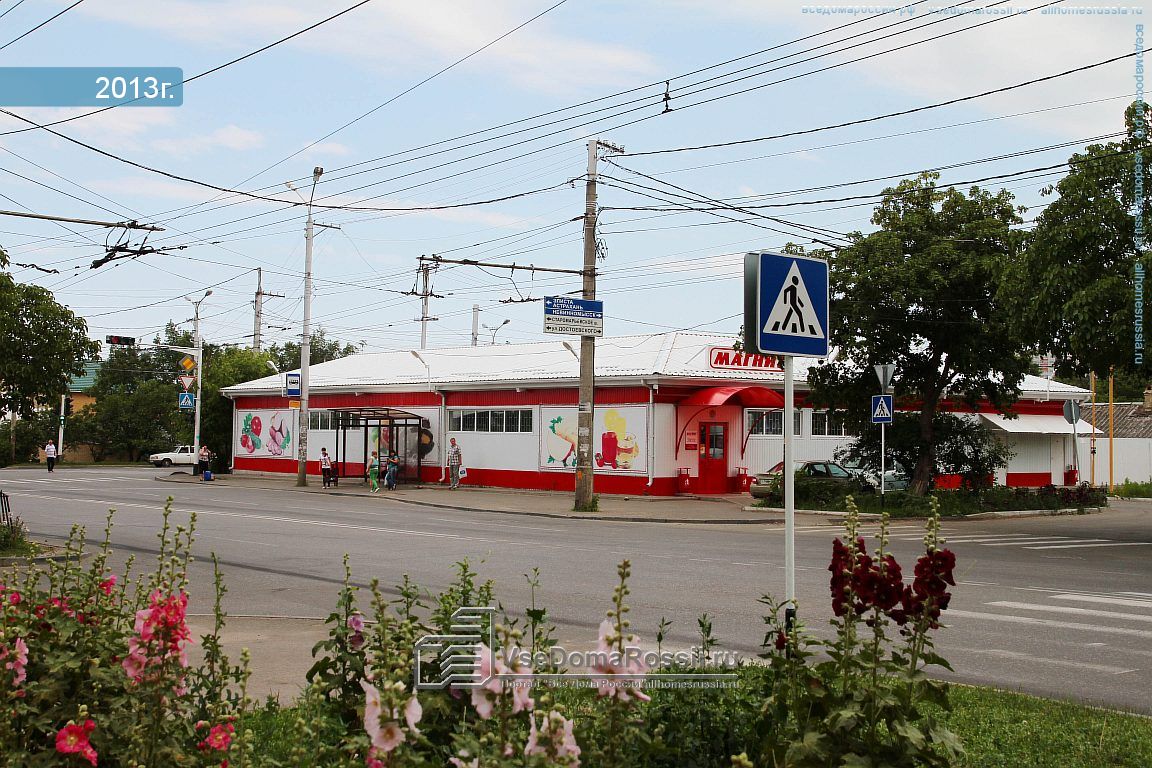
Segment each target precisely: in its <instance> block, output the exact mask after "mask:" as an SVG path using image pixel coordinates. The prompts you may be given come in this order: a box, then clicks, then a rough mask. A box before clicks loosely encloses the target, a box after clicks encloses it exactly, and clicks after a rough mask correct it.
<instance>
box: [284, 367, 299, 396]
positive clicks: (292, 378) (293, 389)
mask: <svg viewBox="0 0 1152 768" xmlns="http://www.w3.org/2000/svg"><path fill="white" fill-rule="evenodd" d="M284 396H285V397H300V374H298V373H286V374H284Z"/></svg>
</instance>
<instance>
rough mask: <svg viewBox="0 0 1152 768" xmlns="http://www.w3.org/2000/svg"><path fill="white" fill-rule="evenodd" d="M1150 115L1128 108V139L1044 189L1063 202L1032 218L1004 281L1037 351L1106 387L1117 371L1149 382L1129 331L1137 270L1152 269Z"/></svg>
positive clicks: (1076, 162) (1101, 148) (1077, 163)
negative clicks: (1139, 222)
mask: <svg viewBox="0 0 1152 768" xmlns="http://www.w3.org/2000/svg"><path fill="white" fill-rule="evenodd" d="M1150 114H1152V110H1150V108H1149V106H1148V105H1146V104H1145V105H1143V107H1142V109H1138V108H1137V105H1136V104H1132V105H1130V106H1129V107H1128V109H1127V110H1126V111H1125V114H1124V122H1125V127H1126V128H1127V135H1126V136H1125V137H1124V139H1123V140H1122V141H1119V142H1109V143H1107V144H1092V145H1090V146H1088V147H1087V148H1085V149H1084V151H1082V152H1077V153H1076V154H1074V155H1072V157H1071V159H1070V160H1069V161H1068V162H1069V165H1070V169H1069V172H1068V174H1067V175H1066V176H1065V177H1064V178H1063V179H1061V180H1060V181H1059V182H1058V183H1057V184H1056V185H1055V186H1049V187H1048V188H1047V189H1045V190H1044V194H1045V195H1050V196H1051V195H1057V196H1056V197H1055V199H1054V200H1052V202H1051V203H1049V204H1048V206H1047V208H1045V209H1044V210H1043V211H1042V212H1041V213H1040V215H1039V216H1037V217H1036V228H1035V230H1034V232H1033V235H1032V238H1031V241H1030V243H1029V246H1028V248H1027V249H1026V250H1025V251H1024V252H1023V253H1022V254H1021V255H1020V257H1019V258H1018V259H1017V260H1016V261H1015V263H1014V264H1013V265H1012V266H1011V268H1010V271H1009V273H1008V276H1007V279H1006V280H1005V281H1004V284H1003V288H1002V295H1003V298H1004V301H1005V302H1006V303H1007V304H1008V306H1009V307H1010V308H1011V310H1012V312H1013V313H1014V314H1015V315H1016V317H1017V318H1018V319H1019V322H1020V324H1021V325H1022V327H1023V328H1024V329H1025V330H1026V332H1027V333H1029V334H1030V335H1031V337H1032V338H1033V339H1034V340H1035V341H1036V342H1037V344H1038V346H1039V348H1040V350H1041V351H1044V352H1049V353H1051V354H1053V355H1055V356H1056V358H1057V359H1058V361H1059V365H1058V367H1057V370H1058V372H1060V373H1061V374H1064V375H1068V374H1072V375H1081V376H1083V375H1087V374H1088V372H1089V371H1095V372H1096V375H1097V377H1105V380H1106V379H1107V376H1108V371H1109V368H1110V367H1112V366H1115V367H1116V369H1117V370H1123V371H1126V372H1127V373H1130V374H1137V375H1139V376H1140V378H1141V379H1142V380H1143V381H1144V382H1147V381H1148V376H1147V372H1146V371H1145V369H1144V366H1143V364H1142V363H1141V364H1138V363H1137V362H1136V354H1135V353H1136V352H1137V351H1139V352H1143V350H1142V349H1141V350H1137V349H1135V343H1134V342H1135V339H1134V333H1133V331H1134V327H1135V320H1136V312H1135V298H1136V297H1135V282H1136V281H1135V277H1136V270H1137V266H1138V265H1139V266H1140V267H1141V268H1146V267H1147V266H1148V264H1147V259H1146V255H1145V253H1144V249H1145V248H1146V245H1147V242H1146V239H1144V238H1141V237H1139V236H1138V235H1137V231H1136V217H1135V216H1134V212H1135V211H1136V209H1137V205H1138V203H1139V204H1140V207H1141V208H1142V214H1143V221H1144V222H1145V227H1150V226H1152V151H1150V150H1152V147H1150V145H1149V139H1148V120H1149V116H1150ZM1137 157H1139V160H1140V164H1141V167H1142V180H1141V185H1142V188H1143V196H1142V199H1138V194H1137V184H1136V177H1137V174H1136V167H1137V165H1136V163H1137ZM1145 290H1146V291H1147V290H1148V289H1147V288H1146V289H1145ZM1141 320H1143V318H1141ZM1140 389H1141V390H1142V389H1143V387H1140Z"/></svg>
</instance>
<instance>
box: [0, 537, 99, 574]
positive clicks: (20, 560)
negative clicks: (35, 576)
mask: <svg viewBox="0 0 1152 768" xmlns="http://www.w3.org/2000/svg"><path fill="white" fill-rule="evenodd" d="M35 543H36V544H39V545H40V546H41V547H48V548H50V549H52V550H54V551H53V552H50V553H43V554H39V555H9V556H6V557H0V568H6V567H8V566H10V565H23V564H24V563H28V562H32V563H49V562H54V563H61V562H64V561H65V560H68V559H70V558H74V559H77V560H86V559H87V558H88V557H89V556H90V555H91V554H92V553H91V552H83V553H81V554H79V555H77V554H76V553H75V552H72V553H69V552H67V551H65V549H64V547H60V546H56V545H55V544H44V543H42V542H35Z"/></svg>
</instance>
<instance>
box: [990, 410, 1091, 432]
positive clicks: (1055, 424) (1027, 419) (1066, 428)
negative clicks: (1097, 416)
mask: <svg viewBox="0 0 1152 768" xmlns="http://www.w3.org/2000/svg"><path fill="white" fill-rule="evenodd" d="M980 418H982V419H984V421H986V422H988V423H989V424H991V425H992V426H994V427H997V428H999V429H1002V430H1004V431H1005V432H1011V433H1013V434H1033V435H1071V434H1072V425H1071V424H1069V423H1068V422H1067V421H1065V420H1064V417H1063V416H1055V415H1039V414H1021V415H1020V416H1017V417H1016V418H1014V419H1009V418H1007V417H1005V416H1002V415H1000V414H999V413H982V414H980ZM1076 430H1077V432H1079V433H1080V434H1081V435H1091V434H1092V432H1093V427H1092V425H1091V424H1090V423H1088V422H1087V421H1084V420H1083V419H1080V421H1079V422H1077V423H1076ZM1096 434H1098V435H1102V434H1104V433H1103V432H1100V431H1098V430H1097V431H1096Z"/></svg>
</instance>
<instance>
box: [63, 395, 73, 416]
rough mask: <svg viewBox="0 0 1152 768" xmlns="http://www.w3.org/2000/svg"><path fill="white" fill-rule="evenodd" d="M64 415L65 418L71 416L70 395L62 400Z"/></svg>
mask: <svg viewBox="0 0 1152 768" xmlns="http://www.w3.org/2000/svg"><path fill="white" fill-rule="evenodd" d="M64 415H65V416H71V415H72V396H71V395H69V396H68V397H66V398H64Z"/></svg>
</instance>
